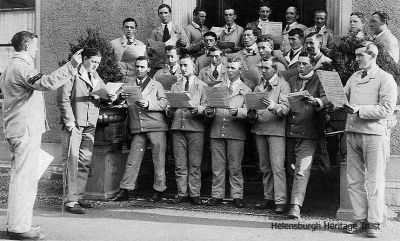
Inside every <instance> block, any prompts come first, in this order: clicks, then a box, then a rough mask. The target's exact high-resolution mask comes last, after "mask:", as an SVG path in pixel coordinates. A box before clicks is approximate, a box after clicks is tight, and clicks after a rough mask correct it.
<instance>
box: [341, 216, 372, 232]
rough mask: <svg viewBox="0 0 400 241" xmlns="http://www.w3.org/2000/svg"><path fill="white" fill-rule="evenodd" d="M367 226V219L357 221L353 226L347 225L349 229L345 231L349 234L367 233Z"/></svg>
mask: <svg viewBox="0 0 400 241" xmlns="http://www.w3.org/2000/svg"><path fill="white" fill-rule="evenodd" d="M366 225H367V220H365V219H361V220H357V221H355V222H354V223H353V224H349V225H347V227H346V228H344V229H343V231H344V232H345V233H348V234H357V233H362V232H364V231H365V228H366Z"/></svg>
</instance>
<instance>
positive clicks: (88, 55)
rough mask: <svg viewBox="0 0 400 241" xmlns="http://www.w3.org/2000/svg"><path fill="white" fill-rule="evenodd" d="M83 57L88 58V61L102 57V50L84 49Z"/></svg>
mask: <svg viewBox="0 0 400 241" xmlns="http://www.w3.org/2000/svg"><path fill="white" fill-rule="evenodd" d="M81 55H82V57H86V58H87V59H90V58H91V57H93V56H99V57H101V56H102V55H101V52H100V50H98V49H96V48H84V49H83V51H82V53H81Z"/></svg>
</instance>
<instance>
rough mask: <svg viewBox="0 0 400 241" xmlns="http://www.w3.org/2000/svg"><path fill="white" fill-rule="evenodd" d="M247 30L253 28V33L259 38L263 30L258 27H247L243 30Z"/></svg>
mask: <svg viewBox="0 0 400 241" xmlns="http://www.w3.org/2000/svg"><path fill="white" fill-rule="evenodd" d="M247 30H251V31H253V35H254V36H255V37H256V38H258V37H259V36H261V31H260V30H259V29H258V28H254V27H247V28H245V29H244V31H243V32H246V31H247Z"/></svg>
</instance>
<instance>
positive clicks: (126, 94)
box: [119, 92, 131, 100]
mask: <svg viewBox="0 0 400 241" xmlns="http://www.w3.org/2000/svg"><path fill="white" fill-rule="evenodd" d="M129 96H131V94H130V93H126V92H121V93H119V98H121V99H123V100H125V99H126V98H128V97H129Z"/></svg>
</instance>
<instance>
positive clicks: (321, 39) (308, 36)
mask: <svg viewBox="0 0 400 241" xmlns="http://www.w3.org/2000/svg"><path fill="white" fill-rule="evenodd" d="M306 38H316V39H317V40H318V42H320V43H321V45H322V41H323V37H322V35H321V34H319V33H316V32H311V33H309V34H308V35H307V37H306Z"/></svg>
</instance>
